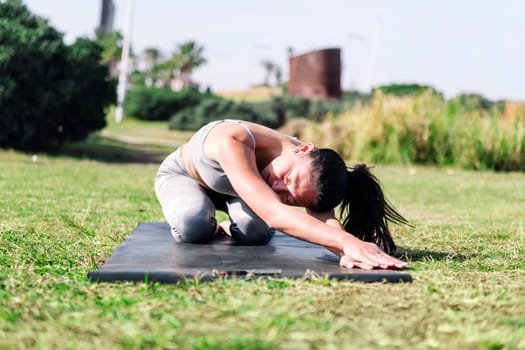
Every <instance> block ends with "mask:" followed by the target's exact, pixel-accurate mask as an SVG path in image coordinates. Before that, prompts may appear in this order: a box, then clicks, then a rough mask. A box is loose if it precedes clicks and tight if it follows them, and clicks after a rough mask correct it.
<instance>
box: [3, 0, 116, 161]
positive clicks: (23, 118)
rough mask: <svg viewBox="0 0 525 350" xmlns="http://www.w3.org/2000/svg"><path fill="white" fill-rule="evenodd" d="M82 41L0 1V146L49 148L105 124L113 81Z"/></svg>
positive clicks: (13, 2) (12, 2)
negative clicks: (69, 39) (67, 40)
mask: <svg viewBox="0 0 525 350" xmlns="http://www.w3.org/2000/svg"><path fill="white" fill-rule="evenodd" d="M100 55H101V48H100V47H99V46H98V45H97V44H96V43H94V42H92V41H90V40H88V39H78V40H77V41H76V42H75V43H74V44H73V45H70V46H66V45H65V44H64V42H63V40H62V34H61V33H59V32H57V31H56V30H55V29H54V28H52V27H51V26H50V25H49V24H48V21H47V20H45V19H43V18H40V17H38V16H34V15H33V14H31V13H30V12H29V10H28V9H27V7H26V6H24V5H23V4H22V3H21V2H20V1H17V0H9V1H6V2H1V3H0V110H1V111H2V113H1V115H0V147H4V148H6V147H12V148H15V149H20V150H30V151H38V150H50V149H56V148H59V147H61V146H62V145H63V144H64V143H65V142H68V141H76V140H81V139H83V138H85V137H86V136H87V135H88V134H89V133H90V132H92V131H95V130H98V129H101V128H102V127H104V125H105V113H104V109H105V108H106V107H107V106H108V105H110V104H111V103H113V102H114V100H115V82H114V81H112V80H110V79H109V78H108V70H107V67H105V66H103V65H101V64H100Z"/></svg>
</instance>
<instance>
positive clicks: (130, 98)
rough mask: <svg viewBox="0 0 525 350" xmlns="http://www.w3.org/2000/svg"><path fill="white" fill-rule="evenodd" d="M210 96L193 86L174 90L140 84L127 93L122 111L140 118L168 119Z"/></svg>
mask: <svg viewBox="0 0 525 350" xmlns="http://www.w3.org/2000/svg"><path fill="white" fill-rule="evenodd" d="M210 96H211V95H210V94H208V93H204V94H203V93H200V92H199V91H198V90H197V89H194V88H189V89H184V90H181V91H177V92H175V91H172V90H170V89H167V88H154V87H145V86H140V87H137V88H135V89H132V90H130V91H129V92H128V93H127V96H126V101H125V102H124V113H125V114H126V115H128V116H130V117H134V118H137V119H142V120H169V119H170V117H171V116H172V115H173V114H175V113H177V112H179V111H182V110H184V109H186V108H190V107H194V106H196V105H198V104H199V103H200V102H201V101H203V100H204V99H207V98H209V97H210Z"/></svg>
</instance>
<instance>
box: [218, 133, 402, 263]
mask: <svg viewBox="0 0 525 350" xmlns="http://www.w3.org/2000/svg"><path fill="white" fill-rule="evenodd" d="M223 136H224V135H223ZM248 142H250V141H246V142H243V141H241V140H238V139H236V138H235V137H228V136H226V137H221V138H220V139H218V140H217V141H216V146H217V148H216V152H215V158H216V160H217V161H218V162H219V164H220V165H221V167H222V168H223V170H224V171H225V173H226V174H227V175H228V178H229V180H230V183H231V184H232V186H233V188H234V189H235V191H236V192H237V194H238V195H239V196H240V197H241V198H242V199H243V200H244V201H245V202H246V204H248V206H249V207H250V208H251V209H252V210H253V211H254V212H255V213H256V214H257V215H258V216H259V217H260V218H261V219H262V220H263V221H265V222H266V223H267V224H268V225H269V226H270V227H272V228H274V229H276V230H279V231H282V232H285V233H287V234H288V235H290V236H293V237H296V238H299V239H302V240H305V241H308V242H311V243H314V244H318V245H322V246H324V247H326V248H327V249H329V250H331V251H339V252H340V256H342V258H341V261H342V262H345V263H347V262H350V263H351V264H350V263H347V264H346V265H344V266H351V267H353V266H357V267H361V268H365V269H372V268H390V267H396V268H403V267H404V266H405V263H403V262H401V261H399V260H397V259H395V258H393V257H390V256H389V255H387V254H385V253H384V252H383V251H382V250H381V249H380V248H379V247H377V245H375V244H373V243H368V242H363V241H361V240H359V239H358V238H356V237H355V236H352V235H350V234H348V233H347V232H345V231H344V230H342V229H341V228H340V227H336V226H335V225H334V226H332V225H329V224H327V223H325V222H322V221H321V220H319V219H317V218H315V217H313V216H311V215H308V214H306V213H304V212H301V211H298V210H297V209H296V208H294V207H291V206H288V205H285V204H283V203H281V202H280V200H279V197H278V196H277V194H276V193H275V192H274V191H273V190H272V189H271V188H270V187H269V186H268V185H267V184H266V183H265V182H264V180H263V179H262V178H261V176H260V174H259V171H258V169H257V165H256V159H255V153H254V151H253V148H252V147H253V146H252V145H247V143H248ZM345 256H348V258H346V257H345Z"/></svg>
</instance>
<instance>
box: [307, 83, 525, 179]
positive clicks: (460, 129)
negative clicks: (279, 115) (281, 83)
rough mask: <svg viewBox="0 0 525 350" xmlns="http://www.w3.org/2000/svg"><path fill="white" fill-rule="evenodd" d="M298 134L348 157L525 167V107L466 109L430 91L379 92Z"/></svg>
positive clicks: (505, 168)
mask: <svg viewBox="0 0 525 350" xmlns="http://www.w3.org/2000/svg"><path fill="white" fill-rule="evenodd" d="M299 136H300V137H302V138H303V139H305V140H312V141H314V142H316V143H317V144H318V145H319V146H322V147H331V148H334V149H336V150H337V151H338V152H340V153H341V154H342V155H343V156H344V157H345V158H346V159H350V160H352V161H364V162H377V163H398V164H399V163H401V164H413V163H419V164H436V165H453V166H458V167H462V168H468V169H493V170H503V171H525V112H523V111H521V110H518V112H517V113H514V114H511V115H507V116H504V115H503V113H502V112H501V111H499V110H498V109H496V108H493V109H490V110H486V109H474V110H472V109H467V108H463V106H462V105H460V104H459V103H458V102H455V101H450V102H447V101H444V100H442V99H441V98H440V97H438V96H436V95H433V94H432V93H430V92H428V93H423V94H420V95H417V96H412V97H392V96H387V95H383V94H382V93H380V92H378V93H376V94H375V95H374V97H373V99H372V101H371V103H370V104H366V105H357V106H355V107H354V108H352V109H350V110H348V111H346V112H344V113H342V114H340V115H338V116H328V117H327V118H326V119H325V120H324V121H323V122H322V123H319V124H313V123H309V124H308V126H307V127H305V128H303V130H302V131H301V132H300V135H299Z"/></svg>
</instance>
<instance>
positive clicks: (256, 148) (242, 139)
mask: <svg viewBox="0 0 525 350" xmlns="http://www.w3.org/2000/svg"><path fill="white" fill-rule="evenodd" d="M155 192H156V194H157V198H158V199H159V202H160V204H161V206H162V210H163V213H164V216H165V217H166V219H167V221H168V223H169V224H170V226H171V230H172V235H173V237H174V238H175V240H176V241H179V242H180V241H183V242H192V243H203V242H206V241H208V240H210V239H212V238H213V237H214V236H215V235H216V234H217V232H218V231H219V229H220V227H219V225H218V224H217V222H216V220H215V210H216V209H218V210H223V211H226V212H227V213H228V215H229V218H230V225H229V230H228V228H226V229H227V230H228V231H229V233H230V235H231V236H232V237H233V239H235V240H237V241H238V242H239V243H241V244H266V243H268V241H269V240H270V239H271V238H272V236H273V234H274V230H278V231H281V232H284V233H286V234H288V235H290V236H292V237H296V238H299V239H302V240H305V241H308V242H311V243H315V244H319V245H321V246H324V247H326V248H327V249H329V250H330V251H332V252H334V253H335V254H337V255H338V256H339V257H340V265H341V266H344V267H349V268H352V267H359V268H363V269H374V268H380V269H388V268H398V269H402V268H404V267H405V266H406V263H405V262H403V261H400V260H398V259H396V258H394V257H392V256H390V255H389V254H387V253H393V252H394V251H395V248H396V246H395V244H394V241H393V240H392V238H391V235H390V232H389V229H388V222H389V221H390V222H395V223H407V221H406V220H405V218H403V216H401V215H400V214H399V213H398V212H396V211H395V210H394V209H393V208H392V207H391V206H390V205H389V204H388V202H387V201H386V199H385V198H384V196H383V192H382V190H381V188H380V187H379V184H378V182H377V179H376V178H375V177H374V176H373V175H372V174H371V173H370V172H369V171H368V168H367V167H366V165H364V164H361V165H357V166H356V167H354V168H350V169H349V168H347V166H346V165H345V162H344V161H343V159H342V158H341V157H340V156H339V155H338V154H337V153H336V152H334V151H332V150H330V149H316V147H315V146H314V145H313V144H311V143H306V144H305V143H301V142H300V141H299V140H297V139H295V138H292V137H290V136H286V135H283V134H281V133H279V132H277V131H275V130H273V129H270V128H267V127H264V126H262V125H258V124H255V123H250V122H246V121H239V120H219V121H214V122H211V123H209V124H207V125H205V126H204V127H202V128H201V129H200V130H199V131H197V132H196V133H195V135H194V136H193V137H192V138H191V140H190V141H189V142H188V143H186V144H184V145H183V146H181V147H180V148H178V149H177V150H176V151H175V152H173V153H172V154H170V155H169V156H168V157H167V158H166V159H165V160H164V162H163V163H162V164H161V166H160V168H159V170H158V172H157V175H156V178H155ZM339 204H341V207H340V208H341V209H340V210H341V215H340V216H341V217H342V221H341V222H339V221H338V220H337V218H336V216H335V212H334V208H335V207H336V206H337V205H339ZM294 207H303V208H306V212H304V211H300V210H297V209H296V208H294ZM380 247H381V248H380Z"/></svg>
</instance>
